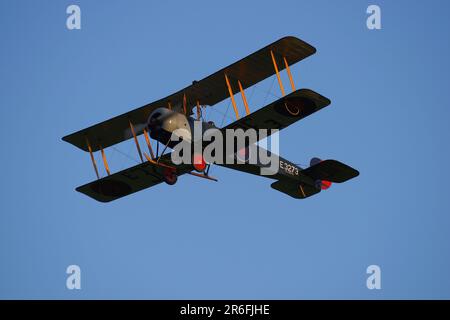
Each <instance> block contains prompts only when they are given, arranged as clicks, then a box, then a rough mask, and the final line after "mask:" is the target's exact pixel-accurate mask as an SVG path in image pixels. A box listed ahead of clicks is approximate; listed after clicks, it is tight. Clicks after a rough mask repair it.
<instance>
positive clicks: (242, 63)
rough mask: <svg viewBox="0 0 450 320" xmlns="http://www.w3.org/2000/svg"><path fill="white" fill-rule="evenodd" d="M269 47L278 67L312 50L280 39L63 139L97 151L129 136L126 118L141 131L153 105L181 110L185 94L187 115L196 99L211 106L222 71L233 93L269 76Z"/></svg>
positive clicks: (222, 88) (221, 90)
mask: <svg viewBox="0 0 450 320" xmlns="http://www.w3.org/2000/svg"><path fill="white" fill-rule="evenodd" d="M271 50H272V52H273V53H274V56H275V59H276V60H277V64H278V68H279V69H280V70H283V69H284V68H285V64H284V61H283V57H284V58H286V61H287V63H288V64H289V65H292V64H294V63H297V62H299V61H301V60H303V59H305V58H306V57H308V56H310V55H312V54H314V53H315V52H316V49H315V48H314V47H312V46H311V45H309V44H307V43H306V42H304V41H302V40H300V39H297V38H295V37H285V38H281V39H280V40H278V41H276V42H274V43H272V44H270V45H268V46H266V47H264V48H263V49H261V50H259V51H256V52H255V53H252V54H251V55H249V56H247V57H245V58H244V59H242V60H239V61H237V62H235V63H233V64H231V65H229V66H228V67H225V68H223V69H222V70H220V71H217V72H216V73H214V74H212V75H210V76H208V77H206V78H204V79H203V80H200V81H194V82H193V83H192V85H190V86H188V87H186V88H184V89H182V90H180V91H178V92H176V93H174V94H172V95H170V96H167V97H165V98H164V99H160V100H158V101H155V102H152V103H150V104H147V105H145V106H143V107H140V108H138V109H135V110H132V111H129V112H127V113H124V114H122V115H120V116H117V117H115V118H112V119H109V120H106V121H103V122H101V123H98V124H96V125H94V126H91V127H89V128H86V129H83V130H80V131H78V132H75V133H72V134H70V135H67V136H65V137H64V138H63V140H64V141H67V142H69V143H71V144H73V145H75V146H77V147H79V148H80V149H82V150H84V151H88V147H87V143H86V140H88V141H89V143H90V145H91V147H92V151H98V150H100V149H101V148H102V147H103V148H107V147H109V146H111V145H114V144H116V143H119V142H121V141H124V140H127V139H130V138H131V137H132V136H133V135H132V133H131V130H130V125H129V122H130V121H131V122H132V123H133V125H134V126H135V130H136V134H140V133H142V130H143V128H144V126H145V124H146V121H147V119H148V117H149V116H150V114H151V113H152V111H153V110H155V109H156V108H159V107H166V106H168V104H169V103H170V105H171V106H172V108H174V109H178V110H181V109H182V108H183V100H184V97H186V111H187V113H188V114H191V113H192V109H193V108H194V106H196V104H197V101H198V102H199V103H200V104H201V105H209V106H212V105H214V104H216V103H218V102H220V101H222V100H224V99H226V98H227V97H228V89H227V86H226V82H225V79H224V74H227V76H228V78H229V79H230V85H231V87H232V89H233V92H238V91H239V87H238V84H237V80H239V81H240V82H241V84H242V87H243V89H246V88H248V87H250V86H253V85H254V84H256V83H258V82H260V81H262V80H264V79H266V78H267V77H269V76H271V75H273V74H274V73H275V72H274V68H273V63H272V60H271V59H272V58H271V55H270V51H271Z"/></svg>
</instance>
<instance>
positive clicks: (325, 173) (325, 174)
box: [301, 160, 359, 183]
mask: <svg viewBox="0 0 450 320" xmlns="http://www.w3.org/2000/svg"><path fill="white" fill-rule="evenodd" d="M301 173H302V174H305V175H307V176H309V177H311V178H312V179H314V180H326V181H331V182H337V183H341V182H345V181H347V180H350V179H352V178H355V177H357V176H358V175H359V172H358V170H355V169H353V168H352V167H350V166H348V165H346V164H343V163H342V162H339V161H337V160H324V161H322V162H319V163H317V164H315V165H313V166H311V167H309V168H307V169H305V170H302V171H301Z"/></svg>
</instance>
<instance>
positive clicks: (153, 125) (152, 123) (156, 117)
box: [147, 108, 170, 133]
mask: <svg viewBox="0 0 450 320" xmlns="http://www.w3.org/2000/svg"><path fill="white" fill-rule="evenodd" d="M169 113H170V110H168V109H166V108H158V109H156V110H155V111H153V112H152V113H151V114H150V117H149V118H148V121H147V127H148V130H149V131H150V132H151V133H152V132H153V133H154V132H156V131H158V130H159V129H161V126H162V124H163V118H164V117H165V116H166V115H168V114H169Z"/></svg>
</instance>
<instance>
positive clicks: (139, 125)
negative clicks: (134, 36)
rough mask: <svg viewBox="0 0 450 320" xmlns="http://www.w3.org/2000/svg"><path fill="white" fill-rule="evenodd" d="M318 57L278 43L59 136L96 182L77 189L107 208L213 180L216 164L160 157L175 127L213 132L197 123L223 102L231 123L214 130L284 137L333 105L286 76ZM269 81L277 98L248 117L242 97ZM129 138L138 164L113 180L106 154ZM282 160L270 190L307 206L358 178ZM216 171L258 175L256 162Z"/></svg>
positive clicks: (291, 40) (305, 48) (336, 166)
mask: <svg viewBox="0 0 450 320" xmlns="http://www.w3.org/2000/svg"><path fill="white" fill-rule="evenodd" d="M315 52H316V49H315V48H314V47H313V46H311V45H309V44H308V43H306V42H304V41H302V40H300V39H298V38H295V37H284V38H281V39H279V40H278V41H275V42H274V43H272V44H270V45H268V46H266V47H264V48H262V49H260V50H258V51H256V52H254V53H252V54H250V55H249V56H247V57H245V58H243V59H241V60H239V61H237V62H235V63H233V64H231V65H229V66H227V67H225V68H223V69H221V70H220V71H217V72H216V73H214V74H211V75H210V76H208V77H206V78H204V79H202V80H199V81H193V82H192V84H191V85H189V86H187V87H186V88H184V89H182V90H180V91H178V92H175V93H173V94H171V95H169V96H167V97H165V98H163V99H160V100H157V101H155V102H152V103H149V104H147V105H144V106H142V107H140V108H137V109H134V110H132V111H129V112H126V113H124V114H122V115H119V116H116V117H114V118H111V119H109V120H106V121H103V122H100V123H98V124H95V125H93V126H91V127H88V128H86V129H83V130H80V131H78V132H75V133H72V134H69V135H67V136H65V137H63V138H62V139H63V140H64V141H66V142H69V143H71V144H73V145H74V146H76V147H78V148H80V149H81V150H83V151H86V152H88V153H89V154H90V158H91V161H92V164H93V167H94V171H95V174H96V176H97V179H96V180H94V181H92V182H90V183H87V184H85V185H82V186H79V187H77V188H76V190H77V191H79V192H81V193H84V194H85V195H87V196H89V197H92V198H93V199H95V200H98V201H101V202H109V201H112V200H116V199H119V198H121V197H124V196H127V195H130V194H132V193H135V192H137V191H140V190H143V189H146V188H149V187H153V186H156V185H158V184H160V183H161V182H166V183H167V184H169V185H173V184H175V183H176V181H177V179H178V177H179V176H181V175H184V174H190V175H193V176H196V177H199V178H204V179H209V180H214V181H217V179H215V178H213V177H212V176H210V175H209V169H210V166H211V165H213V164H214V163H207V162H205V161H204V159H203V158H201V156H200V159H199V158H198V156H199V155H198V154H195V155H194V154H193V155H192V157H193V158H195V159H194V160H193V161H192V163H181V164H175V163H174V162H173V161H172V160H171V153H165V150H166V149H167V148H168V147H169V148H170V147H171V145H170V143H169V141H170V139H169V137H170V136H171V134H173V133H174V131H175V130H176V129H180V128H184V129H185V130H187V131H188V132H191V133H192V131H193V130H194V125H193V123H194V122H195V121H202V122H203V123H204V127H205V128H210V127H211V126H213V127H215V124H214V123H212V122H207V121H204V119H202V109H203V108H207V107H212V106H214V105H216V104H218V103H219V102H221V101H223V100H225V99H228V98H230V100H231V103H232V105H233V109H234V113H235V115H236V121H234V122H233V123H231V124H229V125H227V126H226V127H224V128H218V130H225V129H239V128H241V129H249V128H253V129H262V128H264V129H278V130H281V129H283V128H286V127H287V126H289V125H291V124H293V123H294V122H296V121H298V120H301V119H303V118H305V117H307V116H309V115H311V114H313V113H314V112H316V111H319V110H321V109H322V108H325V107H326V106H328V105H329V104H330V100H329V99H327V98H325V97H324V96H322V95H320V94H318V93H316V92H314V91H312V90H309V89H296V88H295V84H294V81H293V77H292V74H291V71H290V66H291V65H293V64H295V63H297V62H299V61H301V60H303V59H305V58H307V57H309V56H311V55H312V54H314V53H315ZM284 70H285V71H286V73H287V76H288V78H289V82H290V87H291V89H292V92H291V93H288V94H286V92H285V88H284V86H283V83H282V80H281V77H280V73H281V72H282V71H284ZM274 75H275V76H276V77H277V80H278V84H279V87H280V90H281V94H282V96H281V98H279V99H278V100H276V101H273V102H271V103H269V104H268V105H266V106H264V107H262V108H260V109H258V110H256V111H255V112H253V113H251V112H250V108H249V104H248V101H247V99H246V95H245V90H246V89H247V88H249V87H252V86H254V85H255V84H257V83H259V82H260V81H262V80H265V79H266V78H268V77H271V76H274ZM239 93H240V95H241V98H242V102H243V106H244V107H245V115H244V116H241V115H240V113H239V108H238V105H237V103H236V99H235V95H237V94H239ZM241 108H242V107H241ZM142 136H143V137H142ZM139 138H140V139H141V140H142V139H143V138H144V139H145V143H146V145H147V146H146V147H147V148H148V152H146V151H142V149H141V146H140V143H139ZM128 139H133V140H134V143H135V145H136V150H137V154H138V155H139V158H140V160H141V162H140V163H139V164H137V165H135V166H132V167H130V168H127V169H125V170H122V171H120V172H116V173H111V172H110V169H109V166H108V162H107V159H106V156H105V152H104V150H105V149H106V148H108V147H111V146H113V145H115V144H118V143H120V142H123V141H125V140H128ZM152 140H156V141H152ZM155 143H156V144H157V145H156V149H157V150H156V152H154V149H155V148H154V144H155ZM152 144H153V145H152ZM160 144H161V145H163V146H164V149H163V151H162V152H159V145H160ZM258 148H261V147H258ZM95 152H100V153H101V157H102V160H103V164H104V167H105V171H106V174H105V176H104V177H100V174H99V170H98V166H97V162H96V160H95V156H94V153H95ZM279 159H280V160H279V164H278V170H277V171H276V172H275V173H274V174H272V175H265V177H267V178H269V179H272V180H275V181H274V182H273V183H272V184H271V187H272V188H273V189H275V190H278V191H280V192H282V193H285V194H287V195H289V196H291V197H293V198H297V199H304V198H307V197H310V196H312V195H314V194H317V193H319V192H321V190H325V189H328V188H329V187H330V185H331V184H332V183H333V182H335V183H342V182H345V181H347V180H349V179H352V178H354V177H356V176H358V175H359V172H358V171H357V170H355V169H353V168H351V167H350V166H348V165H345V164H343V163H341V162H339V161H337V160H323V161H322V160H321V159H319V158H312V159H311V161H310V166H309V167H307V168H301V167H300V166H299V165H297V164H294V163H292V162H290V161H288V160H286V159H283V158H281V157H280V158H279ZM218 165H220V166H223V167H227V168H230V169H234V170H238V171H242V172H246V173H250V174H255V175H261V174H260V172H261V171H260V167H261V166H262V165H261V164H260V163H246V162H244V163H234V164H227V163H220V164H218Z"/></svg>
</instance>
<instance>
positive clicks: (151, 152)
mask: <svg viewBox="0 0 450 320" xmlns="http://www.w3.org/2000/svg"><path fill="white" fill-rule="evenodd" d="M144 137H145V142H147V146H148V151H149V152H150V156H151V157H152V159H155V154H154V153H153V148H152V145H151V143H150V138H149V136H148V133H147V130H146V129H144Z"/></svg>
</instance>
